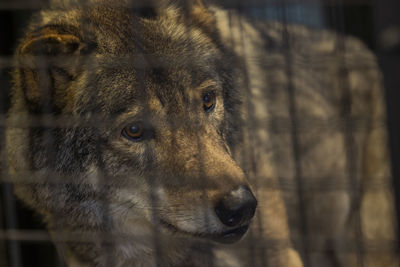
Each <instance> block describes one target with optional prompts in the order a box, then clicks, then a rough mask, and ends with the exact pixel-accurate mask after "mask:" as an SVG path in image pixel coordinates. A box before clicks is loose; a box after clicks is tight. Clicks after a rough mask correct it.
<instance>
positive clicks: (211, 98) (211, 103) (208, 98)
mask: <svg viewBox="0 0 400 267" xmlns="http://www.w3.org/2000/svg"><path fill="white" fill-rule="evenodd" d="M215 102H216V99H215V93H214V92H207V93H205V94H204V95H203V108H204V110H205V111H211V110H213V109H214V107H215Z"/></svg>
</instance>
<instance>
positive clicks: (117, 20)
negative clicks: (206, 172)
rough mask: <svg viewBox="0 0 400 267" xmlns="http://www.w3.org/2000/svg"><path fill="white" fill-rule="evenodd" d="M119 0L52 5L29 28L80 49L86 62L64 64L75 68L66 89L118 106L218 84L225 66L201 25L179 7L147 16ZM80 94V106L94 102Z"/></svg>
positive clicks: (215, 42)
mask: <svg viewBox="0 0 400 267" xmlns="http://www.w3.org/2000/svg"><path fill="white" fill-rule="evenodd" d="M120 2H121V1H116V2H114V3H112V4H105V3H104V2H102V1H95V4H90V5H86V6H84V7H82V6H67V7H65V6H63V7H62V8H59V7H53V8H52V9H50V10H45V11H42V12H41V13H40V16H39V17H38V18H36V23H33V26H31V32H33V34H31V38H35V37H36V35H39V34H49V33H54V32H55V33H56V34H64V35H65V34H69V35H72V36H75V37H77V38H78V39H79V42H80V44H76V47H83V48H84V49H82V50H81V51H80V53H81V54H78V56H82V54H83V55H84V56H85V57H86V58H87V60H81V61H80V62H79V64H78V65H79V66H69V68H70V69H71V68H72V69H74V68H75V69H74V70H73V71H72V72H74V73H73V74H71V75H69V76H70V77H71V78H74V79H75V78H76V81H75V80H73V81H72V82H75V83H77V85H78V86H74V87H70V88H77V87H81V88H83V87H84V88H87V89H88V90H84V91H83V92H80V93H83V94H84V95H85V94H92V93H94V92H96V94H101V95H102V96H104V97H103V98H101V99H113V104H114V106H119V107H121V106H124V103H128V102H130V101H134V100H135V99H138V98H139V99H141V98H142V95H141V94H143V93H144V94H146V93H151V94H153V95H154V94H155V95H156V96H157V97H158V98H160V101H161V102H162V103H168V102H176V101H177V99H176V98H175V99H174V98H171V96H176V95H179V94H183V95H184V94H185V92H186V91H187V90H188V89H191V88H192V89H196V88H203V86H202V85H204V83H205V82H206V81H212V84H213V85H214V86H215V87H216V88H220V87H223V83H224V81H223V79H226V77H228V76H229V74H228V73H225V72H221V68H224V67H223V65H224V64H225V65H226V62H225V61H226V59H225V60H222V58H223V56H222V54H223V53H221V50H222V49H223V48H222V47H221V45H220V44H219V42H218V40H216V39H215V38H213V36H212V34H210V32H209V30H208V29H207V28H205V27H203V26H202V25H201V24H198V23H194V22H193V21H189V20H188V19H186V18H185V15H184V12H182V10H180V9H182V7H176V6H174V5H169V6H167V7H165V8H164V9H163V10H162V11H157V15H155V16H152V17H150V18H148V17H146V16H144V17H143V16H141V14H138V12H136V11H135V10H134V8H131V7H130V6H127V5H120ZM60 10H61V12H60ZM204 12H208V11H204ZM76 54H77V53H74V56H75V55H76ZM64 70H66V71H68V68H65V69H64ZM82 73H83V74H84V75H82ZM221 73H223V74H224V75H221ZM221 76H224V77H221ZM79 79H80V80H79ZM90 87H96V88H95V89H94V90H89V89H93V88H90ZM121 89H123V90H121ZM78 94H79V93H78ZM80 97H81V98H82V99H81V101H80V102H84V100H85V99H89V98H90V99H91V100H90V101H87V102H86V103H82V104H91V105H93V104H95V102H93V99H96V98H92V97H91V96H88V97H83V96H80ZM184 97H186V96H184ZM118 99H119V100H120V102H121V103H118ZM78 103H79V102H78ZM97 104H100V103H97ZM102 104H103V106H104V108H106V107H105V106H107V104H106V103H102ZM109 108H111V107H108V108H106V109H109Z"/></svg>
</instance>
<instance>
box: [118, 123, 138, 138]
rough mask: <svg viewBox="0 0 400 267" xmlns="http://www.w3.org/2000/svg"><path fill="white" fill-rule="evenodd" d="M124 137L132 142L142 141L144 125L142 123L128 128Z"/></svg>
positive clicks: (124, 131) (124, 130) (123, 133)
mask: <svg viewBox="0 0 400 267" xmlns="http://www.w3.org/2000/svg"><path fill="white" fill-rule="evenodd" d="M122 136H124V137H125V138H127V139H129V140H132V141H140V140H141V139H142V137H143V125H142V124H141V123H140V122H137V123H134V124H131V125H128V126H126V127H125V128H124V129H123V130H122Z"/></svg>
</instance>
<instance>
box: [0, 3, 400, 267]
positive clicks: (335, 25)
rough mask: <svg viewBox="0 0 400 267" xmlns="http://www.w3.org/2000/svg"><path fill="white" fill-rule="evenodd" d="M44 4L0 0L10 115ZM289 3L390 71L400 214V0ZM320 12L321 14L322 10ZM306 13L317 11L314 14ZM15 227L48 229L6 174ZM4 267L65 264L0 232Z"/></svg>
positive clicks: (4, 192) (43, 245) (8, 209)
mask: <svg viewBox="0 0 400 267" xmlns="http://www.w3.org/2000/svg"><path fill="white" fill-rule="evenodd" d="M44 2H45V1H44V0H35V1H33V0H31V1H29V0H24V1H23V0H17V1H11V0H0V36H1V37H0V90H1V91H0V116H3V115H4V114H5V112H6V110H7V108H8V105H9V103H8V92H9V88H10V83H9V80H10V77H9V71H10V67H9V66H10V62H11V57H12V53H13V50H14V48H15V45H16V41H17V40H18V38H19V37H21V35H22V33H23V29H24V27H25V25H26V24H27V22H28V20H29V17H30V16H31V14H32V13H33V12H35V11H37V10H38V9H39V8H40V7H41V6H42V4H43V3H44ZM225 2H226V3H225V5H226V6H229V7H231V8H236V9H238V10H239V11H240V12H243V13H245V14H246V15H248V16H250V17H254V18H255V19H265V18H266V17H268V16H269V18H270V19H274V5H273V4H274V3H279V4H282V2H283V1H282V0H281V1H280V2H279V1H275V2H274V1H268V4H265V2H267V1H265V0H264V1H262V0H258V1H256V0H253V1H246V4H244V2H243V1H232V0H230V1H225ZM271 2H272V5H271V4H270V3H271ZM287 2H288V4H287V7H288V14H289V17H288V19H289V21H293V22H300V23H304V24H307V25H309V26H312V27H317V28H318V27H319V28H325V27H327V28H331V29H333V30H336V31H339V32H342V33H344V34H349V35H354V36H357V37H359V38H360V39H362V40H363V41H364V42H365V43H366V44H367V45H368V46H369V47H370V48H371V49H372V50H373V51H374V52H375V53H376V54H377V55H378V58H379V63H380V65H381V68H382V71H383V73H384V82H385V88H386V98H387V110H388V127H389V134H390V147H391V155H392V163H393V164H392V166H393V174H394V176H393V177H394V181H393V184H394V186H395V189H396V192H397V194H396V197H397V204H398V205H397V207H398V209H397V210H398V214H400V212H399V207H400V205H399V204H400V201H399V199H400V198H399V196H400V194H399V191H400V190H399V189H400V180H399V178H400V138H399V137H400V118H399V116H397V114H400V105H399V104H398V101H399V100H400V91H399V89H400V40H398V42H397V43H396V42H395V41H394V42H393V43H392V44H391V45H387V44H385V43H384V42H383V41H382V39H383V38H384V36H385V32H387V31H388V29H390V28H392V29H396V27H398V35H399V36H400V16H399V15H398V14H399V13H400V1H399V0H342V1H340V0H337V1H333V0H331V1H323V2H317V1H311V0H310V1H307V2H305V1H287ZM290 2H291V3H290ZM299 3H302V4H303V5H302V4H299ZM304 3H305V4H304ZM266 6H267V7H268V8H266ZM291 8H292V9H293V8H297V11H298V13H297V14H298V16H291V15H290V14H291V13H290V11H291ZM260 11H262V12H260ZM264 11H265V12H264ZM315 11H317V12H319V13H318V14H317V13H315ZM304 12H314V13H313V14H311V16H309V14H306V13H304ZM260 14H261V15H260ZM302 14H303V15H302ZM318 15H319V16H318ZM302 19H303V20H302ZM399 39H400V37H399ZM0 127H3V126H2V125H1V126H0ZM0 140H4V139H3V129H2V128H0ZM4 175H6V173H4V172H3V175H2V177H5V176H4ZM12 229H24V230H43V229H44V228H43V225H41V223H40V220H39V218H38V216H36V215H35V214H33V213H32V212H31V211H29V210H28V209H27V208H24V207H23V205H22V204H21V203H19V202H18V200H16V199H15V198H14V196H13V195H12V187H11V185H10V184H8V183H6V182H1V178H0V232H1V231H3V232H4V230H12ZM0 266H10V267H21V266H24V267H28V266H32V267H33V266H43V267H47V266H63V264H62V263H60V262H59V260H58V257H57V254H56V252H55V249H54V246H53V245H52V244H51V243H50V242H48V241H32V240H30V241H20V240H19V241H13V240H10V239H9V238H5V236H4V235H0Z"/></svg>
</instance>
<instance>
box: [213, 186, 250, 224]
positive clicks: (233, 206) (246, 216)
mask: <svg viewBox="0 0 400 267" xmlns="http://www.w3.org/2000/svg"><path fill="white" fill-rule="evenodd" d="M256 207H257V199H256V198H255V197H254V195H253V193H252V192H251V190H250V188H248V187H247V186H239V187H238V188H235V189H234V190H232V191H230V192H229V193H228V194H226V195H224V196H222V198H221V199H220V200H219V201H218V202H217V204H216V206H215V213H216V214H217V216H218V219H219V220H220V221H221V222H222V223H223V224H224V225H226V226H229V227H236V226H241V225H245V224H248V223H249V222H250V220H251V219H252V218H253V216H254V213H255V211H256Z"/></svg>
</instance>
